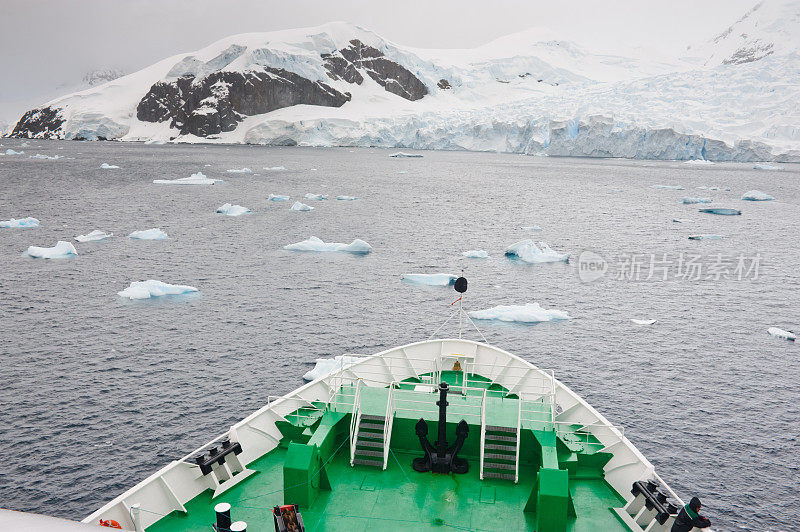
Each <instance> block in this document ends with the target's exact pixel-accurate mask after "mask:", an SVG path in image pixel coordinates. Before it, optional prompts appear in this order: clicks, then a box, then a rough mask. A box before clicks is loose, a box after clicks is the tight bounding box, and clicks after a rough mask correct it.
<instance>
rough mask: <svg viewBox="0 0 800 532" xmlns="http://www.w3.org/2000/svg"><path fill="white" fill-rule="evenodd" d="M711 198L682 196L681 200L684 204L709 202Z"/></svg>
mask: <svg viewBox="0 0 800 532" xmlns="http://www.w3.org/2000/svg"><path fill="white" fill-rule="evenodd" d="M711 201H712V200H711V198H683V199H682V200H681V202H682V203H683V204H684V205H693V204H695V203H711Z"/></svg>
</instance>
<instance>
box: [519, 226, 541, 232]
mask: <svg viewBox="0 0 800 532" xmlns="http://www.w3.org/2000/svg"><path fill="white" fill-rule="evenodd" d="M522 230H523V231H541V230H542V228H541V227H539V226H538V225H526V226H523V227H522Z"/></svg>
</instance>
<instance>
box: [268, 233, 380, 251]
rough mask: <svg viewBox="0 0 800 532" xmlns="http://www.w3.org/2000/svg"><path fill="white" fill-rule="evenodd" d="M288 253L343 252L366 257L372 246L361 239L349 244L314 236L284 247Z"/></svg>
mask: <svg viewBox="0 0 800 532" xmlns="http://www.w3.org/2000/svg"><path fill="white" fill-rule="evenodd" d="M283 249H286V250H288V251H342V252H344V253H352V254H354V255H366V254H367V253H369V252H371V251H372V246H370V245H369V244H367V243H366V242H364V241H363V240H361V239H358V238H356V239H355V240H353V241H352V242H350V243H349V244H342V243H340V242H323V241H322V240H321V239H319V238H317V237H315V236H312V237H311V238H309V239H308V240H303V241H302V242H297V243H296V244H289V245H288V246H283Z"/></svg>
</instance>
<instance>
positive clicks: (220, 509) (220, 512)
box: [214, 502, 231, 532]
mask: <svg viewBox="0 0 800 532" xmlns="http://www.w3.org/2000/svg"><path fill="white" fill-rule="evenodd" d="M214 512H215V513H216V514H217V532H228V531H229V530H230V529H231V505H230V504H228V503H227V502H221V503H219V504H218V505H216V506H214Z"/></svg>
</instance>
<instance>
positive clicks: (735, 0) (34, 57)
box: [0, 0, 756, 120]
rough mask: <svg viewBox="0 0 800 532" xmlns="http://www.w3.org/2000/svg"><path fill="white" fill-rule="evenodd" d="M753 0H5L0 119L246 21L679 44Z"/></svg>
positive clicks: (458, 36) (722, 24)
mask: <svg viewBox="0 0 800 532" xmlns="http://www.w3.org/2000/svg"><path fill="white" fill-rule="evenodd" d="M755 2H756V0H671V1H668V2H665V1H663V0H659V1H657V2H656V1H653V0H604V1H601V0H593V1H590V0H569V1H567V2H557V1H556V2H553V1H549V2H542V1H539V0H527V1H521V0H518V1H507V0H484V1H477V0H459V1H453V0H406V1H404V2H398V1H383V0H372V1H357V0H327V1H323V0H314V1H310V0H282V1H273V0H228V1H222V0H218V1H211V0H80V1H78V0H0V50H2V52H0V120H4V119H5V120H11V119H14V118H17V115H18V113H21V112H22V111H23V110H25V109H26V108H28V107H30V106H32V105H37V104H39V103H42V102H43V100H47V99H50V98H52V97H55V96H57V95H59V93H60V92H63V91H64V90H66V89H67V87H70V86H71V85H73V84H75V83H77V82H79V81H80V79H81V78H82V77H83V75H84V74H85V73H86V72H89V71H92V70H97V69H103V68H118V69H122V70H123V71H125V72H126V73H130V72H133V71H135V70H138V69H140V68H143V67H145V66H147V65H149V64H152V63H154V62H156V61H158V60H159V59H163V58H164V57H167V56H169V55H174V54H176V53H180V52H187V51H191V50H196V49H198V48H201V47H203V46H205V45H207V44H209V43H211V42H213V41H215V40H217V39H220V38H222V37H225V36H228V35H231V34H235V33H244V32H255V31H270V30H276V29H286V28H296V27H303V26H315V25H318V24H322V23H325V22H329V21H333V20H346V21H350V22H354V23H356V24H359V25H361V26H364V27H366V28H368V29H371V30H373V31H375V32H377V33H378V34H380V35H381V36H383V37H385V38H387V39H389V40H391V41H394V42H396V43H398V44H405V45H409V46H415V47H431V48H471V47H474V46H478V45H480V44H483V43H485V42H488V41H490V40H492V39H495V38H497V37H500V36H502V35H506V34H509V33H513V32H516V31H520V30H523V29H526V28H530V27H533V26H545V27H549V28H550V29H552V30H554V31H556V32H557V33H558V34H559V35H563V36H564V39H567V40H575V41H577V42H579V43H581V44H588V45H591V46H592V47H594V48H598V49H604V50H614V49H616V50H619V49H620V47H621V46H646V47H650V48H653V49H656V50H658V51H661V52H662V53H665V54H668V55H673V56H674V55H680V51H681V50H682V49H684V48H685V47H686V45H687V44H692V43H695V42H701V41H705V40H707V39H709V38H711V37H712V36H714V35H716V34H717V33H719V32H720V31H722V30H723V29H725V28H726V27H727V26H729V25H730V24H731V23H732V22H734V21H735V20H737V19H738V18H739V17H741V16H742V15H743V14H744V13H745V12H746V11H747V10H748V9H750V7H752V6H753V5H754V4H755Z"/></svg>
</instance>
